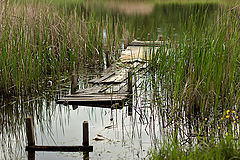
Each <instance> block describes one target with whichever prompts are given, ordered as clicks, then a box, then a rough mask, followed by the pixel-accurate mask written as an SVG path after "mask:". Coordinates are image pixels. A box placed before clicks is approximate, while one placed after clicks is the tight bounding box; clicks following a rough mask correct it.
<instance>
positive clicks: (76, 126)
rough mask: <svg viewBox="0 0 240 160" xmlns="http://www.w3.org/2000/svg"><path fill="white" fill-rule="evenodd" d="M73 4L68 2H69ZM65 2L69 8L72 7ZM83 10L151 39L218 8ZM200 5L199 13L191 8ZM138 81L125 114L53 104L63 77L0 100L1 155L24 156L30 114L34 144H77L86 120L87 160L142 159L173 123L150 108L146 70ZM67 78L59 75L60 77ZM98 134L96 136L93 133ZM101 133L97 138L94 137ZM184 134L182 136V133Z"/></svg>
mask: <svg viewBox="0 0 240 160" xmlns="http://www.w3.org/2000/svg"><path fill="white" fill-rule="evenodd" d="M72 5H73V4H71V6H72ZM71 6H70V5H69V10H71V8H72V7H71ZM81 7H83V8H85V12H86V13H87V14H95V18H96V20H101V18H103V17H106V16H108V17H112V18H116V17H117V18H118V21H121V23H123V24H125V26H126V28H127V29H128V30H129V33H130V34H134V37H133V38H135V39H140V40H146V38H147V37H148V33H150V36H151V39H155V40H156V39H158V38H159V37H161V36H164V37H165V38H167V37H168V33H169V32H171V33H172V32H174V33H175V34H176V36H177V35H178V34H179V33H181V32H184V27H183V26H184V25H186V24H187V23H188V21H189V17H190V15H192V14H193V15H194V16H195V17H196V18H199V17H201V16H202V15H204V14H205V12H207V13H206V14H207V21H208V23H209V24H211V22H212V20H213V18H214V17H215V16H216V12H217V10H218V9H219V7H220V6H219V5H217V4H155V3H143V2H139V3H136V2H118V3H114V2H108V3H106V4H103V3H93V4H92V3H90V4H87V5H86V6H81ZM199 8H202V10H201V11H202V12H196V10H197V9H199ZM91 77H92V76H91V75H90V74H88V75H86V74H81V75H79V88H85V87H87V84H86V82H87V79H89V78H90V79H91ZM139 77H140V78H139V79H140V81H139V84H140V83H141V84H144V85H145V87H144V88H145V89H144V90H142V87H139V88H135V89H134V90H135V94H136V95H137V98H136V97H135V99H134V103H133V106H134V107H135V109H134V110H133V113H132V115H131V116H129V115H128V108H127V106H126V107H124V108H123V109H122V110H111V109H106V108H98V107H94V106H93V107H85V106H79V107H78V108H77V109H76V110H73V109H72V106H64V105H58V104H56V103H55V100H56V99H57V98H58V97H59V96H62V95H64V94H66V93H69V90H70V84H69V83H67V82H68V80H64V81H61V82H59V83H57V84H55V82H53V83H54V85H53V86H49V87H48V88H46V90H45V91H44V92H42V91H41V92H40V93H39V95H33V96H30V97H28V98H24V99H23V98H21V97H15V98H12V99H6V98H3V97H1V100H0V123H1V126H0V141H1V145H0V146H1V147H0V159H26V158H27V153H26V152H25V145H26V138H25V137H26V135H25V119H24V118H25V117H27V116H29V115H32V116H33V117H34V120H35V121H34V124H35V129H36V138H37V141H36V144H39V145H81V144H82V123H83V121H88V122H89V130H90V145H93V147H94V150H93V152H92V153H90V159H146V158H148V157H149V154H150V153H149V152H150V149H152V148H154V147H158V146H159V144H158V143H157V142H158V140H159V139H164V137H165V138H166V134H167V133H168V132H171V131H173V130H174V127H170V126H168V127H164V128H163V126H164V125H163V123H164V122H162V121H161V119H160V118H159V117H156V116H155V115H156V113H158V110H157V109H156V110H154V108H155V107H152V109H150V106H151V105H153V104H151V96H152V94H153V93H152V92H151V85H149V84H148V82H147V80H146V79H147V77H149V75H148V74H142V73H141V74H140V75H139ZM65 78H67V77H63V79H65ZM97 135H98V136H97ZM99 135H100V136H99ZM183 138H184V136H183ZM81 157H82V153H57V152H36V159H39V160H42V159H52V160H54V159H66V160H69V159H80V158H81Z"/></svg>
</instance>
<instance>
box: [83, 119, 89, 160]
mask: <svg viewBox="0 0 240 160" xmlns="http://www.w3.org/2000/svg"><path fill="white" fill-rule="evenodd" d="M82 145H83V146H89V130H88V122H87V121H84V122H83V142H82ZM83 159H84V160H88V159H89V152H87V151H86V152H83Z"/></svg>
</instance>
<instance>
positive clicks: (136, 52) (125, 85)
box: [57, 41, 163, 108]
mask: <svg viewBox="0 0 240 160" xmlns="http://www.w3.org/2000/svg"><path fill="white" fill-rule="evenodd" d="M162 43H163V42H162V41H155V42H152V41H144V42H142V41H133V42H132V43H131V44H130V45H132V46H128V47H127V49H126V50H124V51H122V52H121V57H120V62H117V63H115V64H113V65H111V66H110V67H109V68H107V69H106V70H104V71H103V72H102V73H101V74H100V75H99V76H98V77H96V78H94V79H92V80H90V81H89V83H90V84H91V85H92V86H91V87H89V88H86V89H82V90H78V91H76V92H75V93H74V94H70V95H66V96H64V97H63V98H61V99H59V100H58V101H57V103H58V104H64V105H82V106H94V107H107V108H111V106H112V105H114V104H116V103H118V104H119V106H118V107H119V108H122V106H124V105H125V102H126V101H127V99H132V95H133V86H134V84H135V82H133V78H132V77H133V76H132V75H133V73H136V72H139V71H141V70H143V69H145V68H146V67H147V63H146V62H147V60H149V58H150V56H152V55H154V54H155V53H156V50H157V48H158V47H155V46H159V45H161V44H162ZM130 68H131V69H132V70H131V72H129V69H130ZM129 95H131V96H129Z"/></svg>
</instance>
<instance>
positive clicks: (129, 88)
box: [128, 70, 133, 116]
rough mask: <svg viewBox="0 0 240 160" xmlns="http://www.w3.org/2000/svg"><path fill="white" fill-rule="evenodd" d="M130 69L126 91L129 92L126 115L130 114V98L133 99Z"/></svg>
mask: <svg viewBox="0 0 240 160" xmlns="http://www.w3.org/2000/svg"><path fill="white" fill-rule="evenodd" d="M132 87H133V85H132V71H131V70H129V71H128V92H129V96H128V97H129V101H128V116H132V100H133V89H132Z"/></svg>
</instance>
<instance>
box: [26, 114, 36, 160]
mask: <svg viewBox="0 0 240 160" xmlns="http://www.w3.org/2000/svg"><path fill="white" fill-rule="evenodd" d="M26 133H27V141H28V146H35V138H34V126H33V118H32V117H27V118H26ZM28 160H35V151H29V152H28Z"/></svg>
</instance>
